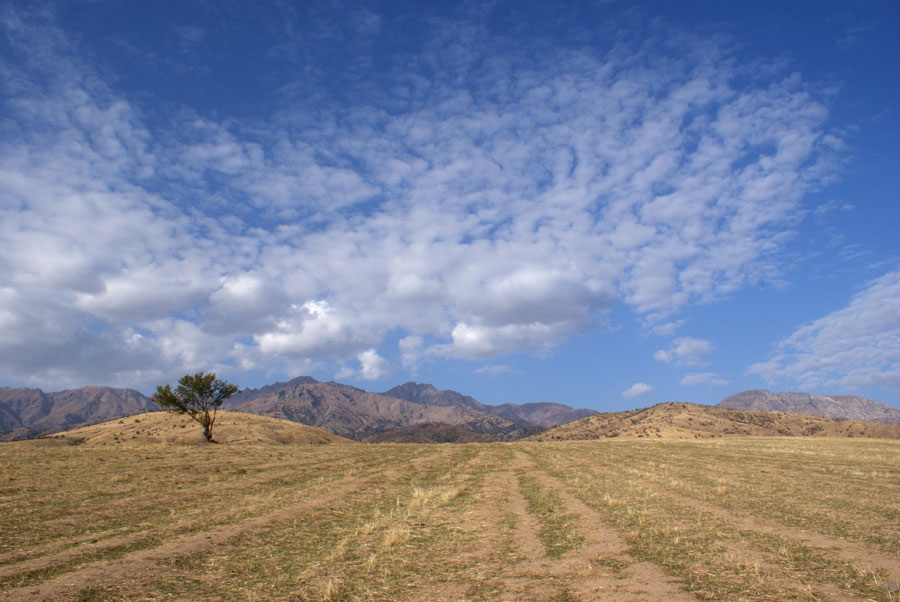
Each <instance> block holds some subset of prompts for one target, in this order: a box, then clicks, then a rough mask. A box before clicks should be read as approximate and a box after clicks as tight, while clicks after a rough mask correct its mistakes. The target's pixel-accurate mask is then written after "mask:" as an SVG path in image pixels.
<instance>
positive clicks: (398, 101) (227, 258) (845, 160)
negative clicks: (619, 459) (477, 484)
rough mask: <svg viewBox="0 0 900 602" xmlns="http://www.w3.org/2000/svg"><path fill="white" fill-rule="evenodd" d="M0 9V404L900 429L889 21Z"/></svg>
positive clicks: (814, 6) (898, 202)
mask: <svg viewBox="0 0 900 602" xmlns="http://www.w3.org/2000/svg"><path fill="white" fill-rule="evenodd" d="M0 22H2V28H3V35H2V37H0V69H2V72H0V73H2V76H0V82H2V88H0V90H2V92H0V94H2V97H0V102H2V105H0V112H2V115H0V384H3V385H10V386H38V387H41V388H44V389H45V390H56V389H60V388H67V387H77V386H82V385H87V384H105V385H114V386H131V387H135V388H139V389H142V390H144V391H149V390H152V389H153V388H154V387H155V386H156V385H157V384H161V383H165V382H173V381H174V380H176V379H177V378H178V377H180V376H181V375H183V374H184V373H186V372H188V371H198V370H214V371H216V372H217V373H218V374H219V375H220V376H222V377H225V378H227V379H229V380H231V381H233V382H235V383H237V384H239V385H240V386H242V387H247V386H260V385H263V384H267V383H271V382H274V381H276V380H286V379H289V378H292V377H294V376H299V375H312V376H314V377H316V378H319V379H320V380H330V379H336V380H339V381H342V382H347V383H351V384H355V385H357V386H360V387H362V388H365V389H367V390H374V391H381V390H385V389H388V388H390V387H391V386H393V385H395V384H398V383H401V382H405V381H407V380H416V381H419V382H432V383H434V384H435V385H437V386H438V387H440V388H452V389H455V390H458V391H461V392H463V393H466V394H470V395H473V396H475V397H476V398H478V399H479V400H481V401H483V402H486V403H503V402H520V403H521V402H530V401H558V402H563V403H569V404H571V405H576V406H580V407H590V408H595V409H599V410H616V409H623V408H630V407H638V406H646V405H650V404H652V403H656V402H661V401H669V400H682V401H693V402H701V403H717V402H718V401H720V400H721V399H722V398H723V397H725V396H727V395H729V394H732V393H734V392H737V391H741V390H745V389H750V388H768V389H770V390H778V391H782V390H791V391H809V392H815V393H840V394H859V395H864V396H867V397H870V398H872V399H875V400H877V401H881V402H884V403H888V404H891V405H894V406H895V407H900V244H898V236H897V224H898V223H900V199H898V194H897V191H898V190H900V176H898V173H900V152H898V147H897V143H896V141H897V140H898V139H900V127H898V123H900V121H898V111H900V100H898V99H900V83H898V77H897V74H898V73H900V42H898V41H897V37H896V35H895V33H896V32H897V31H900V9H898V6H897V4H896V3H894V2H889V1H884V2H879V1H873V2H790V3H786V2H777V3H776V2H757V3H722V2H685V3H671V2H659V3H632V2H616V1H601V2H591V3H588V2H585V3H578V2H564V3H563V2H560V3H553V2H546V1H544V2H530V1H516V2H495V3H485V2H473V3H450V4H447V3H435V4H434V5H428V4H426V3H420V2H413V3H405V2H383V3H367V2H357V3H342V2H321V3H318V2H308V3H300V4H299V5H296V6H295V5H293V4H292V3H271V4H269V3H259V5H257V4H254V5H253V7H252V8H251V7H250V5H246V4H245V3H232V2H182V1H179V2H154V3H133V2H121V1H110V2H94V1H91V2H87V1H84V2H79V1H72V2H60V3H49V4H39V3H33V2H28V3H7V4H5V5H4V7H3V8H2V9H0Z"/></svg>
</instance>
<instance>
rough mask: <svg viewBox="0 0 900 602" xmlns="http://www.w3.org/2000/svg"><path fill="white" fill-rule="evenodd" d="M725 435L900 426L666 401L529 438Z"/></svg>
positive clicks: (837, 433) (838, 433)
mask: <svg viewBox="0 0 900 602" xmlns="http://www.w3.org/2000/svg"><path fill="white" fill-rule="evenodd" d="M722 436H760V437H772V436H792V437H797V436H819V437H875V438H882V439H900V427H896V426H889V425H884V424H876V423H874V422H863V421H859V420H839V419H836V418H823V417H820V416H804V415H801V414H788V413H783V412H748V411H743V410H731V409H726V408H719V407H716V406H702V405H696V404H691V403H661V404H659V405H655V406H653V407H650V408H644V409H640V410H631V411H628V412H612V413H606V414H597V415H595V416H589V417H587V418H582V419H581V420H576V421H575V422H570V423H569V424H564V425H561V426H557V427H554V428H552V429H548V430H546V431H544V432H543V433H539V434H537V435H534V436H531V437H528V440H531V441H556V440H588V439H603V438H612V437H622V438H643V437H646V438H654V439H698V438H709V437H722Z"/></svg>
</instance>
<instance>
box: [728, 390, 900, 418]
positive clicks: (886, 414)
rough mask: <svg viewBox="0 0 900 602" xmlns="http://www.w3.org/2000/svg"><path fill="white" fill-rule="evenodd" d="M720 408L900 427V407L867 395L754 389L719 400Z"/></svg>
mask: <svg viewBox="0 0 900 602" xmlns="http://www.w3.org/2000/svg"><path fill="white" fill-rule="evenodd" d="M719 407H720V408H729V409H732V410H752V411H756V412H791V413H794V414H808V415H810V416H824V417H826V418H844V419H847V420H867V421H869V422H878V423H880V424H890V425H894V426H900V410H896V409H894V408H892V407H891V406H889V405H886V404H883V403H878V402H877V401H872V400H871V399H866V398H865V397H855V396H851V395H841V396H835V395H812V394H810V393H771V392H769V391H766V390H764V389H754V390H752V391H744V392H743V393H738V394H736V395H732V396H730V397H726V398H725V399H723V400H722V401H721V402H719Z"/></svg>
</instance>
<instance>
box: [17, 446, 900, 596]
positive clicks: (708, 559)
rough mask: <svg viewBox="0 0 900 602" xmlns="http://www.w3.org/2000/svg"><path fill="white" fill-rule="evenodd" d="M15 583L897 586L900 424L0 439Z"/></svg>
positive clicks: (234, 587) (559, 591)
mask: <svg viewBox="0 0 900 602" xmlns="http://www.w3.org/2000/svg"><path fill="white" fill-rule="evenodd" d="M0 467H2V473H0V474H2V476H0V479H2V480H0V599H4V600H78V601H101V600H183V601H189V600H243V601H261V600H294V601H306V600H323V601H324V600H401V601H414V600H415V601H418V600H428V601H452V600H484V601H490V600H496V601H500V600H521V601H526V600H527V601H542V600H543V601H556V602H570V601H575V600H894V601H897V600H900V593H898V592H896V591H895V589H896V588H897V582H898V581H900V443H898V442H896V441H884V440H857V439H810V438H766V439H754V438H731V439H727V438H726V439H715V440H704V441H648V440H630V441H629V440H621V441H620V440H612V441H598V442H562V443H511V444H467V445H430V446H426V445H235V446H228V445H218V446H215V445H210V446H202V445H180V446H179V445H167V444H155V445H151V444H146V445H116V446H106V447H102V446H90V445H65V444H62V443H59V442H57V443H53V442H49V441H43V442H41V441H37V442H18V443H7V444H2V445H0Z"/></svg>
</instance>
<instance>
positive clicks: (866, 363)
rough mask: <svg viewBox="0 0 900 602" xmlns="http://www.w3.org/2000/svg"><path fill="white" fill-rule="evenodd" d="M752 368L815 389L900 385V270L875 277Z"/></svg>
mask: <svg viewBox="0 0 900 602" xmlns="http://www.w3.org/2000/svg"><path fill="white" fill-rule="evenodd" d="M748 372H749V373H751V374H759V375H761V376H763V377H765V378H766V379H768V380H770V381H772V382H789V383H798V384H799V385H800V386H802V387H810V388H811V387H831V388H837V389H844V390H852V389H857V388H860V387H875V386H886V387H896V386H898V385H900V269H898V270H894V271H892V272H888V273H887V274H885V275H883V276H881V277H880V278H878V279H876V280H873V281H871V282H869V283H868V285H867V286H866V288H865V289H864V290H862V291H860V292H859V293H857V294H856V295H855V296H854V297H853V299H852V300H851V301H850V303H849V304H848V305H847V306H846V307H844V308H842V309H839V310H837V311H834V312H832V313H830V314H828V315H827V316H824V317H822V318H819V319H818V320H815V321H813V322H811V323H809V324H806V325H805V326H802V327H800V328H798V329H797V330H795V331H794V332H793V333H792V334H791V335H790V336H789V337H787V338H786V339H784V340H782V341H780V342H779V343H778V344H777V345H776V347H775V353H774V355H772V357H770V358H769V359H768V360H767V361H765V362H761V363H758V364H754V365H753V366H751V367H750V368H749V369H748Z"/></svg>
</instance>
